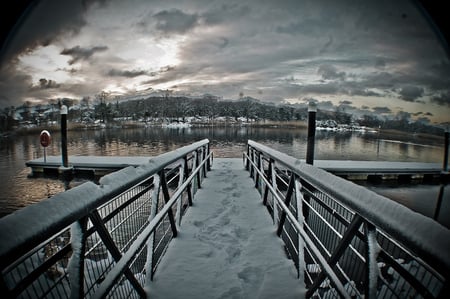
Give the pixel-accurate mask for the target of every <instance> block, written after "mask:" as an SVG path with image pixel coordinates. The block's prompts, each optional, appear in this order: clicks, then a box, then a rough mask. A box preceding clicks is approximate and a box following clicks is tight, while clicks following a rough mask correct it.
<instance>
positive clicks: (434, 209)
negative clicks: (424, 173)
mask: <svg viewBox="0 0 450 299" xmlns="http://www.w3.org/2000/svg"><path fill="white" fill-rule="evenodd" d="M358 184H360V185H363V186H365V187H367V188H369V189H371V190H373V191H374V192H376V193H379V194H381V195H383V196H386V197H388V198H391V199H393V200H395V201H396V202H398V203H401V204H402V205H404V206H407V207H408V208H410V209H411V210H413V211H416V212H418V213H421V214H423V215H425V216H427V217H430V218H433V219H435V220H436V221H438V222H439V223H441V224H442V225H444V226H446V227H447V228H449V229H450V217H449V215H448V212H449V211H450V186H449V185H431V184H418V183H416V184H414V183H412V184H408V185H401V184H400V185H399V184H396V183H383V184H381V185H374V184H370V183H367V182H358ZM439 198H440V200H439Z"/></svg>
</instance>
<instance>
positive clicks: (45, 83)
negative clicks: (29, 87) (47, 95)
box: [38, 78, 60, 89]
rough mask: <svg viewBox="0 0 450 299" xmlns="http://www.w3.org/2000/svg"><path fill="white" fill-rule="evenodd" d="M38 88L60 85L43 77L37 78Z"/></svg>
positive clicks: (57, 86)
mask: <svg viewBox="0 0 450 299" xmlns="http://www.w3.org/2000/svg"><path fill="white" fill-rule="evenodd" d="M38 87H39V88H41V89H47V88H59V87H60V85H59V84H58V83H56V82H55V81H54V80H47V79H45V78H42V79H39V85H38Z"/></svg>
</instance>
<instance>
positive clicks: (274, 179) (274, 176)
mask: <svg viewBox="0 0 450 299" xmlns="http://www.w3.org/2000/svg"><path fill="white" fill-rule="evenodd" d="M272 187H273V190H275V191H277V190H278V185H277V170H276V168H275V161H273V162H272ZM272 204H273V223H274V224H276V223H277V218H278V207H277V201H276V200H275V196H274V195H272Z"/></svg>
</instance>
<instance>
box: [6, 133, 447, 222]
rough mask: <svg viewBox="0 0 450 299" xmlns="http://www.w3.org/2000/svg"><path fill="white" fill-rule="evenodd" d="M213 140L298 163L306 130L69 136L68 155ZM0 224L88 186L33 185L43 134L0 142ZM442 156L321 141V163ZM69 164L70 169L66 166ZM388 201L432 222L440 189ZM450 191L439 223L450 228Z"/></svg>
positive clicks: (338, 138)
mask: <svg viewBox="0 0 450 299" xmlns="http://www.w3.org/2000/svg"><path fill="white" fill-rule="evenodd" d="M50 133H51V135H52V144H51V145H50V146H49V147H48V148H47V155H61V152H60V135H59V132H50ZM204 138H208V139H209V140H210V141H211V149H212V151H213V152H214V156H215V157H242V153H243V152H244V151H245V148H246V143H247V140H248V139H251V140H254V141H256V142H259V143H262V144H264V145H267V146H270V147H272V148H274V149H276V150H279V151H281V152H284V153H286V154H288V155H291V156H294V157H296V158H301V159H304V158H305V155H306V140H307V131H306V129H304V130H301V129H282V128H253V127H238V128H235V127H226V128H222V127H216V128H211V127H208V128H184V129H164V128H141V129H109V130H86V131H69V132H68V140H69V144H68V154H69V156H70V155H91V156H94V155H97V156H134V155H136V156H156V155H159V154H161V153H165V152H167V151H171V150H174V149H176V148H179V147H181V146H184V145H187V144H190V143H192V142H194V141H198V140H201V139H204ZM0 141H1V144H0V169H1V172H0V216H4V215H6V214H9V213H11V212H13V211H15V210H17V209H20V208H22V207H25V206H27V205H30V204H32V203H35V202H39V201H41V200H42V199H44V198H48V197H50V196H52V195H54V194H56V193H59V192H62V191H64V190H66V189H68V188H71V187H73V186H76V185H78V184H81V183H83V182H84V180H83V179H75V180H73V181H71V182H70V183H64V182H62V181H59V180H57V179H54V178H42V177H41V178H30V177H29V174H30V172H31V170H30V169H29V168H27V167H26V166H25V162H26V161H28V160H31V159H34V158H37V157H42V156H43V155H44V151H43V148H42V147H41V146H40V143H39V134H31V135H27V136H14V137H9V138H1V139H0ZM443 155H444V149H443V145H442V144H441V141H440V140H433V139H430V140H424V139H421V138H419V137H415V136H413V135H412V136H406V135H402V136H400V137H399V136H395V137H392V136H386V135H379V136H378V135H377V134H376V133H365V134H364V133H356V132H353V133H352V132H345V133H336V132H324V131H318V132H317V133H316V147H315V158H316V159H334V160H373V161H407V162H437V163H441V161H442V159H443ZM69 163H70V161H69ZM368 188H371V189H373V190H374V191H376V192H379V193H381V194H383V195H385V196H388V197H390V198H393V199H394V200H396V201H398V202H400V203H402V204H404V205H406V206H409V207H410V208H412V209H414V210H416V211H418V212H421V213H423V214H425V215H427V216H430V217H433V215H434V214H435V207H436V202H437V198H438V194H439V190H440V187H439V186H437V185H414V186H410V185H409V186H368ZM449 203H450V189H449V188H447V187H445V188H444V200H443V204H442V205H441V212H440V215H439V216H438V221H440V222H441V223H443V224H445V225H447V226H449V227H450V221H449V219H450V217H449V216H448V215H449V211H450V206H449V205H450V204H449Z"/></svg>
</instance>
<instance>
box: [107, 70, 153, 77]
mask: <svg viewBox="0 0 450 299" xmlns="http://www.w3.org/2000/svg"><path fill="white" fill-rule="evenodd" d="M107 74H108V76H111V77H126V78H134V77H138V76H142V75H148V73H147V72H145V71H140V70H134V71H126V70H118V69H110V70H109V71H108V73H107Z"/></svg>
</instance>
